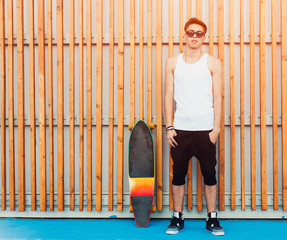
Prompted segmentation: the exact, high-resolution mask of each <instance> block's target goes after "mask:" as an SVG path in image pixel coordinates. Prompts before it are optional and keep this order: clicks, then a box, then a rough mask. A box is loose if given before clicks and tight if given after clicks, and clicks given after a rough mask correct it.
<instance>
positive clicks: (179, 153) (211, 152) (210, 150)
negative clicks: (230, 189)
mask: <svg viewBox="0 0 287 240" xmlns="http://www.w3.org/2000/svg"><path fill="white" fill-rule="evenodd" d="M175 131H176V133H177V136H176V137H175V140H176V142H177V143H178V146H175V147H171V151H170V154H171V157H172V160H173V181H172V184H173V185H177V186H180V185H184V184H185V177H186V174H187V170H188V162H189V160H190V159H191V158H192V157H193V156H194V157H196V158H197V159H198V160H199V163H200V168H201V173H202V176H203V178H204V184H206V185H209V186H213V185H215V184H216V183H217V181H216V170H215V166H216V146H215V144H213V143H212V142H211V141H210V138H209V133H210V132H211V130H210V131H183V130H175Z"/></svg>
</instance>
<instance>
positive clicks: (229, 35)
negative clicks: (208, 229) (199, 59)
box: [0, 0, 287, 212]
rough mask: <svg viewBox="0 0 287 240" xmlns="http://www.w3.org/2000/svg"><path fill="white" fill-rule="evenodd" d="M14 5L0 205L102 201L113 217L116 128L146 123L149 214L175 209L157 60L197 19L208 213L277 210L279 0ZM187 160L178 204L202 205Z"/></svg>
mask: <svg viewBox="0 0 287 240" xmlns="http://www.w3.org/2000/svg"><path fill="white" fill-rule="evenodd" d="M14 2H15V3H16V4H13V1H7V0H6V1H5V0H0V73H1V75H0V76H1V78H0V80H1V113H0V114H1V128H0V131H1V209H2V211H5V210H6V209H7V208H8V207H7V205H8V206H9V209H10V211H19V212H23V211H25V210H26V209H27V206H26V205H27V202H29V205H28V206H29V207H30V209H31V210H32V211H37V209H40V211H47V204H48V206H49V209H50V211H54V205H56V206H57V208H58V211H64V210H65V209H66V208H69V210H70V211H75V210H77V209H78V210H79V211H84V210H87V211H93V210H94V209H95V210H96V211H102V210H103V206H104V204H106V205H107V209H108V211H123V210H124V206H125V204H126V205H127V203H126V202H125V196H126V195H128V189H126V185H125V181H126V180H125V178H126V177H127V173H126V169H125V168H126V157H127V156H126V148H127V144H128V133H129V131H128V129H131V128H132V127H133V126H134V124H135V122H136V120H138V119H144V120H146V121H147V123H148V124H149V126H150V127H151V129H153V128H154V130H153V136H154V138H155V141H154V143H155V149H156V177H157V184H156V189H155V190H156V200H155V205H156V206H157V211H159V212H160V211H162V210H163V209H164V207H165V206H166V207H168V208H169V209H170V210H172V209H173V202H172V198H171V197H169V196H168V195H170V194H171V181H172V159H171V158H170V157H169V147H168V146H167V144H166V141H165V132H164V131H163V129H164V128H165V119H164V112H163V104H164V102H163V96H164V89H163V87H162V86H163V85H164V84H163V83H164V74H163V73H164V67H165V66H164V64H165V60H166V58H167V57H168V56H169V57H170V56H173V55H175V54H178V53H180V52H183V51H184V50H185V47H184V34H185V33H184V28H183V27H184V23H185V21H186V20H188V19H189V18H190V17H197V18H199V19H202V20H203V21H204V22H205V23H206V24H207V26H208V31H207V38H206V39H207V40H206V42H205V43H204V50H205V51H206V52H208V53H209V54H210V55H213V56H215V57H218V58H219V59H220V60H221V61H222V65H223V67H224V81H223V83H224V84H223V95H222V99H223V103H222V119H221V133H220V136H219V141H218V171H217V172H218V207H219V209H220V210H225V209H230V210H237V208H236V206H240V208H241V210H242V211H244V210H246V209H247V208H250V209H251V210H256V207H258V206H259V205H260V208H261V209H262V210H264V211H266V210H268V207H269V206H270V205H272V208H273V209H274V210H280V209H281V208H282V209H283V210H284V211H286V210H287V167H286V166H287V84H286V83H287V79H286V78H287V66H286V64H287V60H286V56H287V45H286V44H287V30H286V29H287V0H270V1H251V0H250V1H246V0H245V1H244V0H240V1H234V0H231V1H226V0H218V1H213V0H210V1H202V0H179V1H176V0H169V1H161V0H160V1H152V0H148V1H144V0H129V1H128V0H109V1H103V0H97V1H92V0H85V1H83V0H79V1H73V0H70V1H69V2H68V1H67V2H65V1H63V0H54V1H53V0H39V1H37V4H35V1H34V0H17V1H14ZM25 4H26V5H27V6H28V7H27V9H28V11H27V9H26V10H25V6H26V5H25ZM237 8H240V12H238V13H236V9H237ZM278 9H280V12H278ZM53 13H54V14H53ZM25 14H29V16H27V17H26V16H25ZM46 16H47V17H46ZM106 16H108V17H106ZM126 16H128V17H126ZM84 18H85V19H84ZM279 18H280V22H279V21H278V19H279ZM45 21H47V22H45ZM226 21H227V22H226ZM66 23H68V24H67V26H69V27H68V30H66V29H65V26H66V25H65V24H66ZM115 23H116V24H115ZM15 25H16V27H15ZM25 26H28V27H27V28H26V27H25ZM36 26H37V27H36ZM129 26H130V27H129ZM279 26H281V29H279ZM127 32H129V34H128V35H127V34H126V33H127ZM25 47H27V51H25V50H24V49H25ZM67 47H68V48H67ZM66 48H67V53H66V54H65V49H66ZM14 54H15V57H16V56H17V57H16V58H15V59H14ZM26 54H27V58H28V59H29V61H24V59H25V56H26ZM53 54H56V55H55V56H53ZM95 56H96V57H95ZM269 56H271V57H270V58H269ZM55 59H57V62H56V63H55V62H54V61H53V60H55ZM269 59H270V60H269ZM14 62H16V64H15V63H14ZM279 65H281V68H280V70H278V69H279V67H278V66H279ZM16 66H17V67H16ZM53 66H54V67H53ZM127 69H128V71H127ZM256 69H257V71H256ZM25 72H29V74H28V75H27V76H28V77H29V80H28V79H25ZM67 73H68V75H67ZM66 76H68V81H67V80H65V78H66ZM55 77H56V79H54V78H55ZM36 87H38V89H37V88H36ZM238 88H240V89H238ZM26 89H29V91H27V90H26ZM66 89H68V90H69V91H68V97H65V96H66V94H65V92H66ZM15 90H16V92H17V94H15ZM26 95H28V96H26ZM106 96H108V98H106ZM55 97H56V99H55ZM227 98H228V99H227ZM26 101H28V102H26ZM14 103H16V104H17V106H15V109H14ZM66 109H68V110H66ZM7 110H8V111H7ZM54 110H56V111H54ZM55 113H56V114H55ZM54 115H55V116H54ZM66 115H67V116H68V117H67V116H66ZM27 116H28V117H27ZM67 119H68V120H67ZM7 120H8V121H7ZM14 120H16V121H14ZM67 127H68V129H67V131H66V132H65V128H67ZM271 128H272V129H271ZM105 129H106V130H107V131H105ZM54 130H56V135H55V136H54ZM269 130H270V131H269ZM37 131H38V135H37V134H36V133H37ZM25 136H26V137H25ZM27 136H29V141H28V139H27ZM67 136H68V137H67ZM269 136H270V139H271V141H272V144H271V146H268V143H269V141H268V137H269ZM66 137H67V139H66ZM93 139H95V140H96V141H94V140H93ZM54 140H55V141H54ZM68 140H69V144H68V145H69V147H68V151H67V148H66V147H65V145H66V142H67V141H68ZM26 142H28V144H25V143H26ZM15 146H17V149H16V148H15ZM66 151H67V152H66ZM271 152H272V154H271ZM26 156H29V160H27V159H28V158H27V157H26ZM66 158H67V159H66ZM105 158H107V160H106V159H105ZM165 159H168V160H167V161H166V160H165ZM195 164H197V163H195ZM195 164H192V162H190V164H189V171H188V176H187V209H188V210H189V211H192V210H193V211H194V209H196V210H197V211H202V210H203V207H204V199H203V186H202V184H203V183H202V176H201V172H200V166H199V165H198V164H197V165H195ZM194 166H195V167H194ZM270 166H272V169H270ZM7 169H9V171H7V173H6V170H7ZM27 169H29V170H27ZM55 169H56V170H57V173H55V172H54V171H55ZM165 169H169V170H168V172H165ZM280 169H282V170H281V171H282V173H279V170H280ZM28 171H29V172H28ZM26 174H28V175H29V176H31V181H30V186H27V184H26V182H25V179H27V177H25V176H26ZM16 176H17V180H16ZM65 176H66V178H67V176H68V181H66V182H64V179H65ZM165 176H167V177H165ZM267 176H272V177H271V178H269V177H267ZM165 178H166V180H165ZM259 178H260V179H259ZM280 178H282V179H280ZM256 179H257V181H260V183H256ZM54 180H55V182H54ZM17 181H18V182H17ZM270 181H272V184H271V185H272V189H271V190H270V187H268V186H269V185H270V184H269V185H268V183H269V182H270ZM8 183H9V184H8ZM106 183H107V186H106ZM54 185H55V186H56V187H55V186H54ZM271 185H270V186H271ZM67 186H68V187H67ZM259 186H260V187H259ZM65 195H68V196H69V197H68V198H65ZM105 195H107V201H105V202H104V201H103V199H104V198H105ZM247 195H248V196H250V200H249V199H248V198H247ZM268 196H271V198H272V199H271V200H272V201H271V200H268V199H269V198H268ZM165 197H169V199H168V200H167V201H165ZM195 197H196V198H195ZM67 199H68V200H67ZM227 199H228V200H227ZM66 200H67V201H66ZM85 200H86V201H85ZM38 205H39V206H38ZM281 205H282V206H281ZM195 206H196V207H195ZM115 207H116V210H115Z"/></svg>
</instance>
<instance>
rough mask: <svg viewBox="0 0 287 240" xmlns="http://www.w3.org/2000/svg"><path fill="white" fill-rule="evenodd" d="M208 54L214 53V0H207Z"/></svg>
mask: <svg viewBox="0 0 287 240" xmlns="http://www.w3.org/2000/svg"><path fill="white" fill-rule="evenodd" d="M209 55H211V56H213V55H214V1H213V0H209Z"/></svg>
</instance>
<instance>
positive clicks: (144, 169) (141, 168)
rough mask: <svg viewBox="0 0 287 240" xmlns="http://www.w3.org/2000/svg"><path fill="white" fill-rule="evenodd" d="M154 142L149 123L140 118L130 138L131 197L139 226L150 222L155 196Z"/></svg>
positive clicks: (144, 225)
mask: <svg viewBox="0 0 287 240" xmlns="http://www.w3.org/2000/svg"><path fill="white" fill-rule="evenodd" d="M154 178H155V173H154V144H153V138H152V135H151V131H150V128H149V127H148V125H147V124H146V123H145V122H144V121H142V120H140V121H138V122H137V123H136V124H135V126H134V127H133V129H132V131H131V134H130V139H129V186H130V198H131V204H132V208H133V212H134V217H135V222H136V225H137V226H138V227H141V228H143V227H146V226H147V225H148V223H149V219H150V214H151V210H152V202H153V196H154Z"/></svg>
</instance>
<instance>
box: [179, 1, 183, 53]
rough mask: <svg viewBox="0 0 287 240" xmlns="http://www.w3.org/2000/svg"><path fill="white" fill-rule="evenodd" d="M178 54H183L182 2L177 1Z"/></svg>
mask: <svg viewBox="0 0 287 240" xmlns="http://www.w3.org/2000/svg"><path fill="white" fill-rule="evenodd" d="M178 16H179V52H180V53H181V52H183V31H184V30H183V0H179V14H178Z"/></svg>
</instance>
